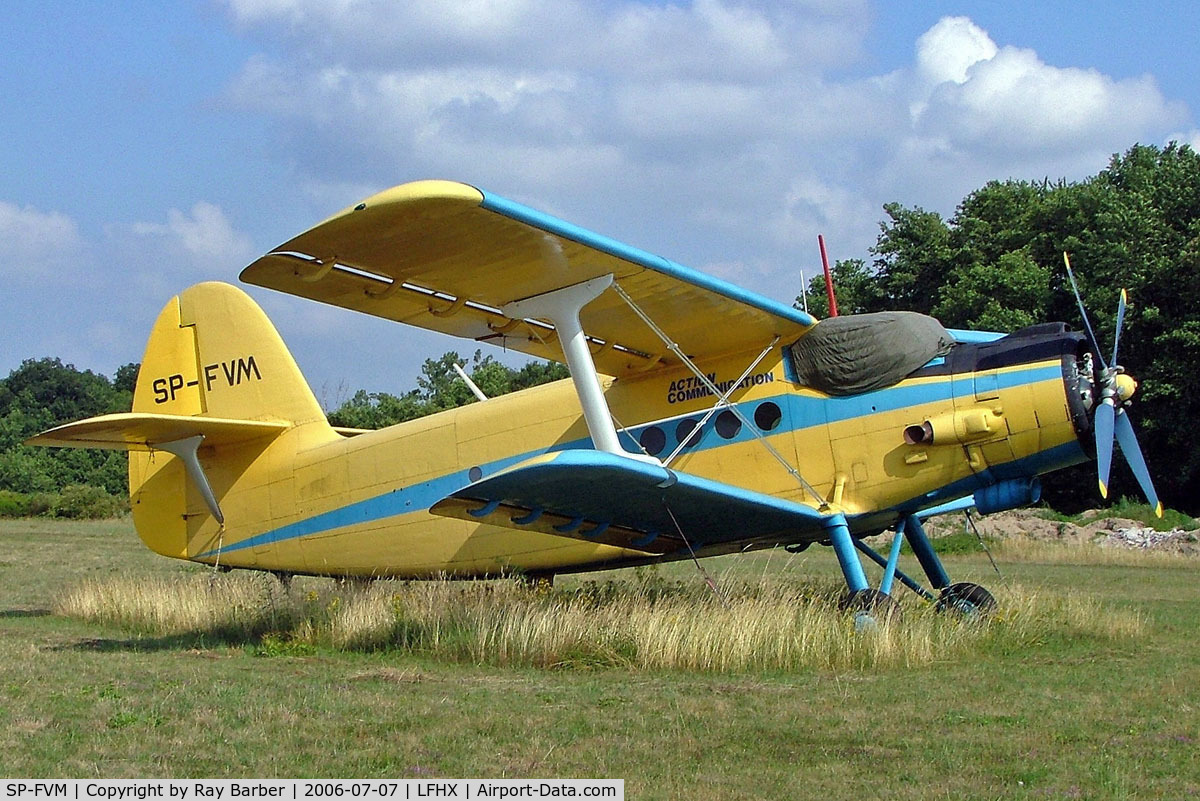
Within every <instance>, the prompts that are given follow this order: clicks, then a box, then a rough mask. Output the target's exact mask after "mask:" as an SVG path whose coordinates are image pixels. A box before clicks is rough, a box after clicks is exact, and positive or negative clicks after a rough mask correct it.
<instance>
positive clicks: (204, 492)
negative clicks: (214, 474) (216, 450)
mask: <svg viewBox="0 0 1200 801" xmlns="http://www.w3.org/2000/svg"><path fill="white" fill-rule="evenodd" d="M202 442H204V435H203V434H197V435H196V436H194V437H188V438H187V439H177V440H175V441H174V442H159V443H157V444H156V445H155V446H154V447H155V448H158V449H160V450H164V451H166V452H167V453H170V454H172V455H174V456H178V457H179V459H180V460H181V461H182V462H183V466H184V467H185V468H186V469H187V474H188V478H190V479H191V480H192V483H193V484H195V485H196V489H198V490H200V495H201V496H202V497H203V498H204V504H205V505H206V506H207V507H208V510H209V511H210V512H212V516H213V517H215V518H216V519H217V523H218V525H220V526H221V527H222V528H223V527H224V526H225V515H224V514H222V512H221V505H220V504H218V503H217V496H216V495H215V494H213V490H212V485H211V484H209V483H208V476H207V475H205V473H204V467H203V466H202V465H201V464H200V459H199V457H198V456H197V455H196V451H197V450H199V448H200V443H202Z"/></svg>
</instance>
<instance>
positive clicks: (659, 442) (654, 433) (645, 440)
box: [638, 426, 667, 456]
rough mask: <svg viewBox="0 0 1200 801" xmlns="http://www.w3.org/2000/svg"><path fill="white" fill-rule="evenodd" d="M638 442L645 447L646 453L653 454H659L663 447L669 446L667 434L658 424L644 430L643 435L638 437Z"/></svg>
mask: <svg viewBox="0 0 1200 801" xmlns="http://www.w3.org/2000/svg"><path fill="white" fill-rule="evenodd" d="M638 442H640V443H641V444H642V447H643V448H645V450H646V453H648V454H650V455H651V456H658V455H659V454H660V453H662V451H663V448H665V447H667V435H666V434H665V433H663V430H662V429H661V428H659V427H658V426H650V427H649V428H646V429H643V430H642V435H641V436H640V437H639V438H638Z"/></svg>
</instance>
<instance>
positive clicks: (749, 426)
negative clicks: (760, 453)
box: [612, 282, 829, 511]
mask: <svg viewBox="0 0 1200 801" xmlns="http://www.w3.org/2000/svg"><path fill="white" fill-rule="evenodd" d="M612 287H613V289H615V290H616V292H617V294H618V295H620V296H621V299H622V300H624V301H625V303H627V304H628V305H629V308H631V309H633V313H634V314H636V315H637V316H638V317H640V318H641V320H642V322H644V323H645V324H646V325H647V326H649V327H650V330H651V331H653V332H654V334H655V336H657V337H658V338H659V339H661V340H662V341H663V344H665V345H666V346H667V349H668V350H669V351H671V352H672V353H674V354H675V355H676V356H677V357H678V358H679V360H680V361H681V362H683V363H684V364H685V365H687V368H688V369H689V370H691V371H692V374H693V375H695V376H696V378H698V379H700V382H701V383H702V384H704V386H705V387H706V388H707V389H708V391H709V392H711V393H712V394H713V397H714V398H716V399H717V403H716V405H715V406H714V407H713V410H714V411H715V410H716V409H718V408H720V407H722V406H724V407H725V408H727V409H729V410H730V411H731V412H733V413H734V414H736V415H737V416H738V419H740V420H741V421H742V425H743V426H745V427H746V430H747V431H749V432H750V433H752V434H753V435H754V436H755V437H756V438H757V439H758V441H759V442H760V443H762V446H763V447H764V448H766V449H767V451H768V452H769V453H770V454H771V455H772V456H774V457H775V460H776V461H778V462H779V463H780V464H781V465H783V469H784V470H787V471H788V473H790V474H791V475H792V477H793V478H795V479H796V480H797V481H799V482H800V486H802V487H804V489H806V490H807V491H808V493H809V494H810V495H812V496H813V498H814V499H816V501H817V503H818V504H820V509H821V511H824V510H826V509H828V508H829V504H828V503H826V502H825V499H824V498H822V497H821V495H820V493H818V492H817V491H816V490H815V489H813V485H812V484H809V483H808V482H807V481H805V480H804V476H802V475H800V471H799V470H797V469H796V468H795V467H793V466H792V465H791V464H790V463H789V462H788V460H787V459H785V458H783V454H781V453H780V452H779V451H778V450H776V449H775V446H774V445H772V444H771V443H770V442H768V441H767V438H766V437H764V436H763V435H762V432H761V431H759V430H758V426H756V425H754V424H753V423H751V422H750V421H749V420H747V419H746V416H745V415H744V414H742V410H741V409H739V408H738V407H737V406H736V405H734V404H732V403H730V402H729V398H728V393H723V392H721V390H719V389H717V386H716V384H714V383H713V382H712V381H711V380H709V378H708V376H706V375H705V374H704V371H703V370H701V369H700V368H699V367H697V366H696V363H695V362H693V361H692V360H691V358H689V357H688V355H687V354H686V353H684V352H683V349H682V348H680V347H679V345H678V344H677V343H676V342H675V341H674V340H672V339H671V338H670V337H669V336H667V334H666V332H665V331H663V330H662V329H661V328H659V327H658V325H657V324H655V322H654V321H653V320H651V319H650V316H649V315H648V314H646V313H645V312H644V311H642V310H641V308H640V307H638V305H637V304H636V303H634V301H633V298H631V297H630V296H629V293H628V292H626V291H625V290H624V289H623V288H622V287H621V285H620V284H618V283H615V282H614V283H613V285H612ZM778 339H779V338H778V336H777V337H776V341H778ZM774 346H775V343H774V342H772V343H771V345H770V347H768V348H767V350H766V351H764V355H765V354H766V352H767V351H770V349H771V347H774ZM759 359H760V360H761V359H762V356H760V357H759ZM756 363H757V362H756ZM750 369H753V366H751V368H750ZM747 372H749V370H747ZM739 383H740V382H739ZM733 386H734V387H736V386H737V384H736V383H735V384H733ZM730 391H732V389H731V390H730ZM672 456H674V454H672Z"/></svg>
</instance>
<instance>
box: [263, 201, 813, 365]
mask: <svg viewBox="0 0 1200 801" xmlns="http://www.w3.org/2000/svg"><path fill="white" fill-rule="evenodd" d="M609 274H612V275H613V276H614V278H615V279H616V281H617V282H618V283H619V284H620V285H621V287H622V288H623V289H625V291H626V292H628V293H629V295H630V296H631V297H632V298H633V299H634V301H635V302H636V303H637V304H638V305H639V306H640V307H641V308H642V309H643V310H645V311H646V312H647V313H648V314H649V315H650V317H651V318H652V319H654V320H656V321H657V322H658V323H659V325H660V326H661V327H662V328H663V329H664V330H665V331H667V333H668V334H669V335H670V336H671V337H672V338H673V339H674V340H675V341H676V342H677V343H678V344H679V345H680V346H681V347H682V348H683V350H684V352H686V353H689V354H691V355H693V356H698V357H708V356H718V355H721V354H724V353H731V352H735V351H741V350H747V349H750V348H761V347H763V346H764V345H765V344H767V343H769V342H770V341H771V340H772V339H773V338H774V337H775V336H780V337H781V338H782V339H783V340H785V341H791V340H793V339H795V338H797V337H799V335H800V334H801V333H803V332H804V331H805V330H807V329H808V327H810V326H811V325H812V323H813V320H812V318H811V317H809V316H808V315H807V314H804V313H803V312H800V311H798V310H796V309H793V308H791V307H790V306H786V305H784V304H780V303H777V302H775V301H772V300H770V299H768V298H765V297H761V296H758V295H756V294H754V293H751V292H746V291H745V290H742V289H740V288H738V287H736V286H733V285H731V284H727V283H725V282H723V281H720V280H718V279H716V278H713V277H712V276H709V275H706V274H704V273H700V272H696V271H694V270H689V269H688V268H686V267H683V266H681V265H679V264H676V263H674V262H671V261H668V260H666V259H663V258H661V257H658V256H655V255H653V254H650V253H647V252H645V251H641V250H638V249H636V248H632V247H630V246H628V245H624V244H622V243H620V242H616V241H615V240H611V239H608V238H606V237H602V236H600V235H598V234H595V233H592V232H591V231H587V230H586V229H583V228H579V227H577V226H573V225H571V224H569V223H566V222H564V221H562V220H559V219H556V218H554V217H551V216H550V215H547V214H543V213H541V212H538V211H535V210H533V209H530V208H527V207H525V206H522V205H520V204H518V203H514V202H512V201H509V200H506V199H504V198H501V197H498V196H495V195H491V194H488V193H485V192H482V191H480V190H478V189H475V188H474V187H471V186H467V185H465V184H458V183H452V182H449V181H417V182H414V183H410V184H404V185H402V186H398V187H395V188H393V189H389V190H387V191H385V192H381V193H379V194H377V195H375V196H373V197H370V198H368V199H367V200H365V201H363V202H362V203H360V204H358V205H356V206H354V207H351V208H348V209H345V210H344V211H342V212H339V213H338V214H335V215H333V216H332V217H330V218H329V219H328V220H326V221H324V222H322V223H320V224H318V225H317V226H315V227H313V228H311V229H310V230H308V231H306V232H304V233H302V234H300V235H299V236H297V237H294V238H293V239H291V240H289V241H287V242H285V243H283V244H282V245H280V246H279V247H278V248H276V249H275V250H274V251H272V252H271V253H269V254H267V255H265V256H263V257H262V258H260V259H258V260H257V261H255V262H254V263H253V264H251V265H250V266H248V267H247V268H246V269H245V270H243V271H242V275H241V277H242V280H243V281H246V282H248V283H251V284H257V285H259V286H265V287H269V288H272V289H276V290H279V291H282V292H287V293H289V294H293V295H299V296H301V297H306V298H310V299H312V300H318V301H321V302H323V303H329V304H332V305H335V306H341V307H344V308H350V309H354V310H356V311H360V312H363V313H365V314H371V315H374V316H378V317H383V318H386V319H390V320H396V321H398V322H404V323H408V324H411V325H416V326H420V327H423V328H429V329H432V330H435V331H441V332H443V333H448V334H454V335H456V336H461V337H466V338H469V339H474V340H477V341H490V342H493V343H494V344H497V345H501V346H503V347H506V348H511V349H514V350H519V351H522V352H525V353H529V354H531V355H534V356H539V357H542V358H549V359H555V360H559V361H561V360H562V359H563V356H562V350H561V348H560V347H559V346H558V344H557V343H556V342H555V340H554V331H553V327H552V326H550V325H549V324H547V323H546V322H544V321H536V320H510V319H508V318H507V317H505V316H504V315H503V313H501V311H500V309H501V307H503V306H504V305H505V304H506V303H509V302H512V301H516V300H522V299H525V298H528V297H532V296H535V295H540V294H543V293H545V292H549V291H552V290H555V289H561V288H563V287H566V286H571V285H573V284H577V283H581V282H583V281H587V280H589V279H592V278H597V277H600V276H604V275H609ZM581 321H582V323H583V328H584V331H586V332H587V334H588V336H589V338H590V339H591V341H592V344H593V349H594V350H595V351H596V354H595V356H594V359H595V362H596V366H597V369H599V370H601V371H602V372H604V373H607V374H609V375H615V376H620V375H625V374H628V373H630V372H634V371H639V370H646V369H652V368H654V367H655V366H657V365H659V364H662V363H672V362H673V361H674V360H675V357H674V355H673V354H669V353H665V352H664V346H663V344H662V342H661V341H660V340H659V339H658V338H657V336H656V335H655V334H654V333H653V332H652V331H651V330H650V329H649V328H648V327H647V326H646V325H645V324H644V323H643V322H642V321H641V320H639V319H638V318H637V316H636V315H635V313H634V312H633V311H632V310H631V309H630V308H629V307H628V306H627V305H626V304H625V303H624V301H623V300H622V299H621V298H620V297H618V296H617V295H616V294H615V293H611V292H610V293H606V294H604V295H603V296H601V297H600V298H598V299H597V300H595V301H594V302H592V303H590V304H588V306H586V307H585V308H584V310H583V313H582V314H581Z"/></svg>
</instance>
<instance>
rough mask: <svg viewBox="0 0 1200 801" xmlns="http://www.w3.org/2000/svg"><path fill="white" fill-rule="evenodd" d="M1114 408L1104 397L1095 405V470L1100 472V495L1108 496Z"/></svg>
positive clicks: (1109, 400)
mask: <svg viewBox="0 0 1200 801" xmlns="http://www.w3.org/2000/svg"><path fill="white" fill-rule="evenodd" d="M1115 414H1116V410H1115V409H1114V408H1113V404H1112V400H1111V399H1108V398H1106V399H1105V400H1104V401H1102V402H1101V403H1100V404H1099V405H1098V406H1096V419H1095V422H1094V428H1095V429H1096V470H1097V472H1098V473H1099V474H1100V497H1102V498H1107V497H1108V473H1109V470H1110V469H1111V468H1112V446H1113V417H1114V416H1115Z"/></svg>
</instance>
